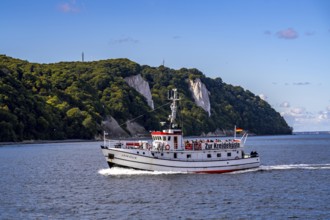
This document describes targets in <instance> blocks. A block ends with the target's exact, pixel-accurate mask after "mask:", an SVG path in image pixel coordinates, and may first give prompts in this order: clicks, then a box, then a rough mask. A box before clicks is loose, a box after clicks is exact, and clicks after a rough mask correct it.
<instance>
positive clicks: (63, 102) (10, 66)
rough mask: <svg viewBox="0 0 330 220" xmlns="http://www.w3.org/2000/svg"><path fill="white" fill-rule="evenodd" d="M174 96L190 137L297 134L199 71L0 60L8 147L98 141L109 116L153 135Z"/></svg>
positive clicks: (2, 131)
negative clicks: (140, 86)
mask: <svg viewBox="0 0 330 220" xmlns="http://www.w3.org/2000/svg"><path fill="white" fill-rule="evenodd" d="M137 74H141V76H142V77H143V78H144V79H145V80H147V81H148V83H149V86H150V89H151V93H152V98H153V101H154V105H155V109H156V110H155V111H153V110H152V109H151V108H150V107H149V106H148V103H147V101H146V99H145V98H144V97H143V96H142V95H141V94H139V93H138V92H137V91H135V90H134V89H133V88H131V87H129V85H128V84H127V83H126V81H125V80H124V78H125V77H128V76H132V75H137ZM197 78H199V79H201V80H202V82H203V83H204V84H205V85H206V87H207V88H208V90H209V92H210V94H211V96H210V102H211V117H209V115H208V113H207V112H205V111H204V110H203V109H202V108H200V107H198V106H196V104H195V102H194V99H193V97H192V94H191V92H190V89H189V81H190V80H195V79H197ZM172 88H177V89H178V90H179V94H180V97H181V100H180V105H179V107H180V109H179V115H178V119H179V122H180V124H182V125H183V130H184V133H185V135H200V134H202V133H208V132H213V131H215V130H216V129H224V130H229V129H232V128H233V126H234V125H237V126H240V127H243V128H245V129H248V130H249V131H250V132H253V133H256V134H289V133H291V131H292V130H291V128H289V127H288V125H287V124H286V122H285V120H284V119H283V118H282V117H281V116H280V114H279V113H278V112H276V111H275V110H274V109H273V108H272V107H271V106H270V105H269V104H268V103H267V102H265V101H263V100H261V99H260V98H259V97H258V96H255V95H254V94H253V93H251V92H250V91H248V90H244V89H243V88H241V87H238V86H232V85H229V84H226V83H224V82H223V81H222V80H221V78H215V79H211V78H208V77H206V76H205V75H204V74H203V73H202V72H200V71H199V70H197V69H187V68H182V69H179V70H173V69H170V68H167V67H165V66H159V67H150V66H146V65H143V66H140V65H139V64H137V63H135V62H133V61H130V60H128V59H114V60H101V61H94V62H60V63H54V64H37V63H30V62H27V61H23V60H19V59H14V58H11V57H8V56H5V55H0V141H21V140H27V139H65V138H86V139H92V138H94V137H95V136H97V135H100V134H101V132H102V121H103V120H105V119H106V118H107V117H108V116H112V117H114V118H115V119H116V120H117V121H118V122H119V124H121V125H122V128H123V129H126V126H125V123H126V122H127V121H129V120H132V119H134V120H135V121H136V122H138V123H139V124H141V125H142V126H144V128H145V129H146V130H154V129H160V128H161V127H160V122H162V121H166V120H167V117H168V115H169V114H170V108H169V103H170V102H169V100H168V97H167V92H168V90H170V89H172Z"/></svg>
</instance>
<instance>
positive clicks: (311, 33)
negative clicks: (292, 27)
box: [305, 31, 316, 37]
mask: <svg viewBox="0 0 330 220" xmlns="http://www.w3.org/2000/svg"><path fill="white" fill-rule="evenodd" d="M315 34H316V33H315V32H314V31H306V32H305V35H306V36H308V37H311V36H313V35H315Z"/></svg>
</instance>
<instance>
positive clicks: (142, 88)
mask: <svg viewBox="0 0 330 220" xmlns="http://www.w3.org/2000/svg"><path fill="white" fill-rule="evenodd" d="M125 81H126V82H127V84H128V85H129V86H130V87H133V88H134V89H135V90H136V91H138V92H139V93H140V94H141V95H143V96H144V97H145V98H146V99H147V102H148V105H149V106H150V108H152V109H154V101H153V100H152V96H151V92H150V87H149V83H148V82H147V81H145V80H144V79H143V78H142V77H141V75H140V74H138V75H135V76H130V77H126V78H125Z"/></svg>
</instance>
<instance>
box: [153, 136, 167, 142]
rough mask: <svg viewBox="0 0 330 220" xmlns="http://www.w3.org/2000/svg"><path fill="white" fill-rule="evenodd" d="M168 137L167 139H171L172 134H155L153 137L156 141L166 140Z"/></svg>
mask: <svg viewBox="0 0 330 220" xmlns="http://www.w3.org/2000/svg"><path fill="white" fill-rule="evenodd" d="M166 137H167V141H170V140H171V136H153V137H152V139H153V140H154V141H166Z"/></svg>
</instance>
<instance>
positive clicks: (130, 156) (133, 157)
mask: <svg viewBox="0 0 330 220" xmlns="http://www.w3.org/2000/svg"><path fill="white" fill-rule="evenodd" d="M121 156H122V157H127V158H130V159H134V160H136V157H135V156H132V155H129V154H122V155H121Z"/></svg>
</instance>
